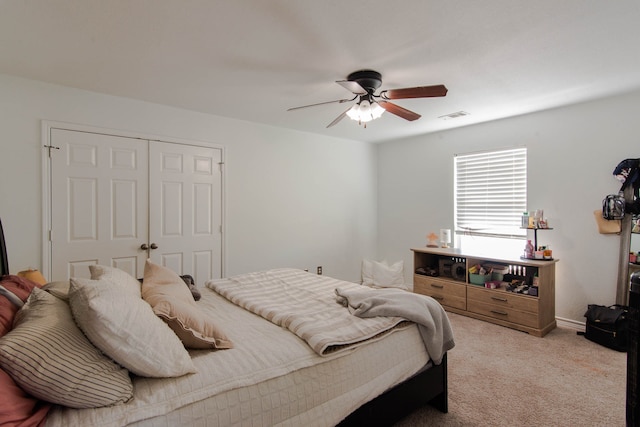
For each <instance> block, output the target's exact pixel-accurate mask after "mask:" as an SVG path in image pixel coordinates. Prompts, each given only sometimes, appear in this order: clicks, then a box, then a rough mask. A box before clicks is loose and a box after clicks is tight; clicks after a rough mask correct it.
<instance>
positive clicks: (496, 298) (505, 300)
mask: <svg viewBox="0 0 640 427" xmlns="http://www.w3.org/2000/svg"><path fill="white" fill-rule="evenodd" d="M491 299H492V300H496V301H502V302H507V301H508V299H506V298H501V297H496V296H493V295H492V296H491Z"/></svg>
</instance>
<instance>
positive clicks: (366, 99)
mask: <svg viewBox="0 0 640 427" xmlns="http://www.w3.org/2000/svg"><path fill="white" fill-rule="evenodd" d="M336 83H338V84H339V85H341V86H342V87H344V88H345V89H347V90H348V91H350V92H351V93H353V95H354V97H353V98H346V99H338V100H335V101H327V102H319V103H317V104H310V105H303V106H301V107H293V108H289V109H288V110H287V111H292V110H299V109H301V108H307V107H315V106H317V105H325V104H334V103H338V104H342V103H345V102H351V101H355V100H356V99H358V101H357V102H356V103H355V104H354V105H353V106H351V107H349V108H348V109H347V110H346V111H344V112H343V113H342V114H340V115H339V116H338V117H336V118H335V120H334V121H332V122H331V123H329V124H328V125H327V128H330V127H331V126H333V125H335V124H337V123H338V122H339V121H340V120H342V119H343V118H344V117H345V116H349V118H351V119H352V120H356V121H358V124H363V125H364V127H367V122H369V121H371V120H375V119H377V118H378V117H380V116H381V115H382V113H384V112H385V111H388V112H390V113H391V114H395V115H396V116H398V117H401V118H403V119H405V120H409V121H413V120H417V119H419V118H420V117H421V116H420V114H418V113H415V112H413V111H411V110H407V109H406V108H403V107H401V106H399V105H397V104H394V103H392V102H389V100H391V99H408V98H432V97H439V96H445V95H446V94H447V91H448V89H447V88H446V87H445V86H444V85H434V86H417V87H410V88H404V89H391V90H383V91H381V92H380V93H378V94H377V95H376V94H375V91H376V90H377V89H378V88H379V87H380V86H381V85H382V75H381V74H380V73H378V72H377V71H373V70H360V71H355V72H353V73H351V74H349V75H348V76H347V80H337V81H336Z"/></svg>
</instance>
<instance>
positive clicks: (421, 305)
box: [336, 286, 455, 365]
mask: <svg viewBox="0 0 640 427" xmlns="http://www.w3.org/2000/svg"><path fill="white" fill-rule="evenodd" d="M336 295H337V300H338V302H339V303H340V304H342V305H344V306H345V307H347V308H348V309H349V312H350V313H352V314H353V315H354V316H359V317H376V316H400V317H402V318H404V319H407V320H410V321H412V322H415V323H417V324H418V329H419V330H420V335H421V336H422V341H423V342H424V345H425V347H426V349H427V352H428V353H429V354H430V355H431V360H433V363H435V364H436V365H439V364H440V362H442V357H443V356H444V354H445V353H446V352H447V351H448V350H451V349H452V348H453V346H454V345H455V344H454V342H453V330H452V329H451V324H450V323H449V318H448V317H447V313H445V311H444V309H443V308H442V306H441V305H440V304H439V303H438V302H437V301H436V300H434V299H433V298H431V297H428V296H426V295H420V294H414V293H412V292H407V291H404V290H401V289H388V288H385V289H372V288H369V287H366V286H360V287H359V288H356V289H354V288H353V287H350V286H349V287H344V286H341V287H339V288H337V289H336Z"/></svg>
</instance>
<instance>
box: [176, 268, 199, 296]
mask: <svg viewBox="0 0 640 427" xmlns="http://www.w3.org/2000/svg"><path fill="white" fill-rule="evenodd" d="M180 278H181V279H182V280H184V283H186V284H187V286H188V287H189V290H190V291H191V295H192V296H193V299H194V300H196V301H198V300H199V299H200V297H201V295H200V291H199V290H198V288H197V287H196V284H195V281H194V280H193V277H191V276H189V275H188V274H185V275H184V276H180Z"/></svg>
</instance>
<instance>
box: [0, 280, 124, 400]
mask: <svg viewBox="0 0 640 427" xmlns="http://www.w3.org/2000/svg"><path fill="white" fill-rule="evenodd" d="M0 366H2V368H3V369H4V370H5V371H6V372H7V373H8V374H9V375H10V376H11V377H12V378H13V380H14V381H15V382H16V384H18V385H19V386H20V387H22V389H24V390H25V391H27V392H28V393H30V394H31V395H33V396H34V397H37V398H39V399H42V400H46V401H48V402H52V403H57V404H60V405H64V406H69V407H72V408H94V407H101V406H108V405H113V404H116V403H122V402H126V401H128V400H129V399H131V397H132V395H133V385H132V384H131V379H130V378H129V373H128V372H127V370H126V369H124V368H122V367H120V366H119V365H117V364H116V363H115V362H114V361H112V360H111V359H109V358H107V357H106V356H104V355H103V354H102V353H101V352H100V350H98V349H97V348H95V347H94V346H93V345H92V344H91V343H90V342H89V340H88V339H87V338H86V337H85V336H84V334H83V333H82V331H80V329H79V328H78V327H77V326H76V324H75V322H74V320H73V317H72V316H71V311H70V310H69V306H68V304H67V303H66V302H64V301H63V300H60V299H58V298H56V297H54V296H52V295H50V294H49V293H47V292H45V291H42V290H40V289H38V288H35V289H34V290H33V292H32V293H31V296H30V297H29V299H28V300H27V303H26V304H25V305H24V307H23V308H22V309H21V310H20V311H19V312H18V313H17V314H16V318H15V324H14V328H13V330H12V331H11V332H9V333H8V334H7V335H5V336H4V337H2V338H0Z"/></svg>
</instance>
